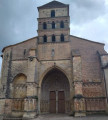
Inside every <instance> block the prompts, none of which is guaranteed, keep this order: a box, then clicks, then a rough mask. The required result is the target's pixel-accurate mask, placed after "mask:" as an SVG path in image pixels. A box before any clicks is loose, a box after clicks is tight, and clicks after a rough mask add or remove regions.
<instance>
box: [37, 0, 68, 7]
mask: <svg viewBox="0 0 108 120" xmlns="http://www.w3.org/2000/svg"><path fill="white" fill-rule="evenodd" d="M61 7H69V5H68V4H64V3H61V2H58V1H55V0H54V1H52V2H49V3H47V4H45V5H42V6H40V7H38V9H44V8H61Z"/></svg>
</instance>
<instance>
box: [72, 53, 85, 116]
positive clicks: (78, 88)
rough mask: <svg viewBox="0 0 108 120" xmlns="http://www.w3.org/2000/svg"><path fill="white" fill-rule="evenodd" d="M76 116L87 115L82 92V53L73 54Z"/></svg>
mask: <svg viewBox="0 0 108 120" xmlns="http://www.w3.org/2000/svg"><path fill="white" fill-rule="evenodd" d="M73 82H74V92H75V93H74V98H73V99H74V116H86V113H85V99H84V97H83V92H82V85H83V82H82V72H81V57H80V55H75V56H73Z"/></svg>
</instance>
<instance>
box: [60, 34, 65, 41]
mask: <svg viewBox="0 0 108 120" xmlns="http://www.w3.org/2000/svg"><path fill="white" fill-rule="evenodd" d="M60 39H61V42H64V35H63V34H61V36H60Z"/></svg>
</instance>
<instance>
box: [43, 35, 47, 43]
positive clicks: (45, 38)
mask: <svg viewBox="0 0 108 120" xmlns="http://www.w3.org/2000/svg"><path fill="white" fill-rule="evenodd" d="M43 42H44V43H46V42H47V36H46V35H44V36H43Z"/></svg>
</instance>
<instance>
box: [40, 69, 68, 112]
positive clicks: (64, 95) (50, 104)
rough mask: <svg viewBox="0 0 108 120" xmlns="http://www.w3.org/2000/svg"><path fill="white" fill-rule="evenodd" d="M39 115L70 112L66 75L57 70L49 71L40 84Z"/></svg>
mask: <svg viewBox="0 0 108 120" xmlns="http://www.w3.org/2000/svg"><path fill="white" fill-rule="evenodd" d="M40 111H41V113H68V112H70V85H69V80H68V79H67V77H66V75H65V74H64V73H63V72H62V71H60V70H59V69H57V68H53V69H52V70H50V71H49V72H48V73H47V74H46V75H45V77H44V78H43V81H42V84H41V101H40Z"/></svg>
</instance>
